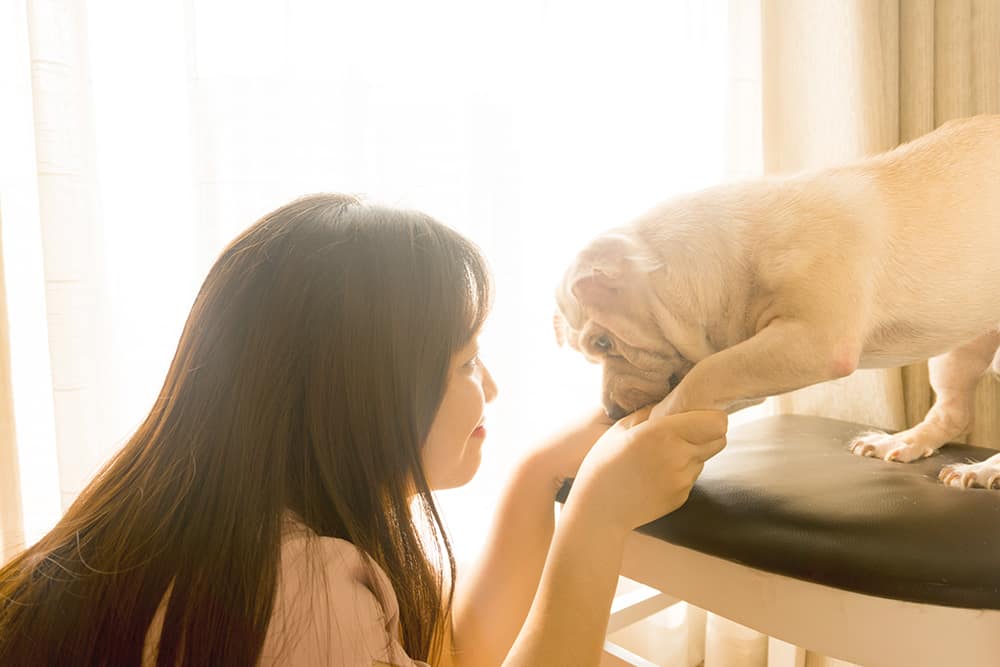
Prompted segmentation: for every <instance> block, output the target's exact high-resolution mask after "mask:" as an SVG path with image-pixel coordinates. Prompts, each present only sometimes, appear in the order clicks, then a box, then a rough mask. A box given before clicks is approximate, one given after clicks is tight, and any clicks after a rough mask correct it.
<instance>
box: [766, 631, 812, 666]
mask: <svg viewBox="0 0 1000 667" xmlns="http://www.w3.org/2000/svg"><path fill="white" fill-rule="evenodd" d="M805 665H806V650H805V649H804V648H801V647H799V646H795V645H793V644H789V643H788V642H783V641H781V640H780V639H775V638H774V637H768V638H767V667H805Z"/></svg>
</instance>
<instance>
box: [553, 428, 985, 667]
mask: <svg viewBox="0 0 1000 667" xmlns="http://www.w3.org/2000/svg"><path fill="white" fill-rule="evenodd" d="M866 430H870V427H867V426H863V425H860V424H853V423H848V422H843V421H837V420H833V419H824V418H820V417H805V416H795V415H784V416H778V417H770V418H766V419H761V420H758V421H755V422H750V423H747V424H744V425H743V426H741V427H737V428H734V429H733V430H732V431H731V432H730V434H729V445H728V446H727V448H726V449H725V450H724V451H723V452H722V453H721V454H719V455H718V456H716V457H715V458H714V459H712V460H711V461H709V462H708V463H707V464H706V466H705V470H704V472H703V473H702V475H701V477H700V478H699V480H698V483H697V484H696V485H695V487H694V489H693V491H692V493H691V496H690V498H689V499H688V502H687V503H686V504H685V505H684V506H683V507H682V508H681V509H679V510H677V511H676V512H674V513H672V514H670V515H668V516H666V517H663V518H661V519H659V520H657V521H654V522H652V523H650V524H647V525H645V526H642V527H640V528H639V529H638V530H637V531H635V532H634V533H633V534H632V536H631V537H630V539H629V542H628V543H627V546H626V551H625V556H624V561H623V566H622V572H621V573H622V574H623V575H624V576H626V577H628V578H630V579H634V580H636V581H638V582H640V583H643V584H646V585H647V586H650V587H652V588H654V589H656V590H657V591H661V593H659V594H657V593H655V592H654V593H651V592H649V591H633V592H632V593H630V594H629V595H630V596H631V599H616V602H615V605H614V606H613V608H612V617H611V621H610V623H609V632H610V631H614V630H617V629H619V628H621V627H623V626H624V625H627V624H629V623H633V622H636V621H637V620H639V619H641V618H643V617H645V616H648V615H649V614H651V613H654V612H656V611H658V610H660V609H662V608H664V607H666V606H668V605H670V604H672V603H674V602H676V601H677V600H686V601H688V602H690V603H692V604H694V605H697V606H699V607H702V608H704V609H707V610H709V611H711V612H714V613H716V614H719V615H721V616H724V617H726V618H729V619H732V620H733V621H736V622H737V623H741V624H743V625H746V626H748V627H751V628H754V629H756V630H759V631H760V632H762V633H764V634H766V635H769V636H770V637H772V639H771V640H770V643H769V647H768V648H769V651H768V665H769V667H803V665H804V664H805V651H806V650H812V651H817V652H819V653H822V654H825V655H828V656H831V657H835V658H839V659H842V660H846V661H849V662H854V663H857V664H859V665H864V667H901V666H906V667H952V666H955V667H958V666H961V667H979V666H987V665H994V666H995V665H1000V492H998V491H987V490H983V489H956V488H951V487H946V486H944V485H942V484H941V483H940V482H938V480H937V473H938V471H939V470H940V468H941V466H943V465H945V464H947V463H953V462H959V461H963V462H964V461H967V460H982V459H985V458H987V457H988V456H990V455H991V454H993V453H995V452H993V451H992V450H988V449H983V448H979V447H971V446H967V445H950V446H948V447H945V448H943V449H942V450H941V452H940V454H939V455H937V456H933V457H931V458H929V459H925V460H922V461H918V462H915V463H910V464H902V463H888V462H885V461H881V460H878V459H872V458H862V457H858V456H854V455H853V454H851V453H850V452H849V451H847V444H848V443H849V442H850V440H851V439H852V437H853V436H854V435H856V434H858V433H860V432H863V431H866ZM567 490H568V489H567ZM563 497H564V496H563ZM602 664H603V665H605V666H608V667H610V666H626V665H630V666H637V665H642V666H643V667H651V666H652V665H653V663H651V662H650V661H648V660H646V659H644V658H642V657H641V656H636V655H633V654H631V653H629V652H628V651H626V650H625V649H623V648H622V647H620V646H615V645H613V644H611V643H610V642H608V643H606V645H605V654H604V662H603V663H602Z"/></svg>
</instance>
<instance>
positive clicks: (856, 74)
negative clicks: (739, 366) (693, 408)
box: [761, 0, 1000, 446]
mask: <svg viewBox="0 0 1000 667" xmlns="http://www.w3.org/2000/svg"><path fill="white" fill-rule="evenodd" d="M761 14H762V35H763V37H762V41H763V44H764V48H763V49H762V62H763V76H762V89H763V92H762V106H763V128H762V131H763V146H764V168H765V171H766V172H767V173H780V172H788V171H797V170H804V169H812V168H819V167H824V166H829V165H833V164H836V163H838V162H841V161H845V160H849V159H853V158H857V157H861V156H863V155H866V154H871V153H875V152H880V151H884V150H887V149H889V148H892V147H893V146H895V145H897V144H899V143H902V142H906V141H909V140H911V139H914V138H916V137H918V136H920V135H922V134H925V133H927V132H929V131H931V130H933V129H934V128H935V127H937V126H939V125H941V124H942V123H944V122H946V121H948V120H950V119H952V118H960V117H964V116H970V115H974V114H979V113H997V112H998V111H1000V2H998V1H997V0H955V1H952V0H949V1H947V2H935V1H934V0H907V1H904V2H896V1H889V0H878V1H877V2H867V1H865V0H854V1H851V2H834V1H825V2H811V3H787V2H780V1H778V0H773V1H771V0H765V1H764V2H763V3H762V5H761ZM820 128H822V131H819V130H820ZM956 270H960V267H956ZM932 401H933V392H932V391H931V389H930V384H929V381H928V375H927V364H926V363H921V364H914V365H911V366H907V367H905V368H902V369H886V370H865V371H859V372H857V373H855V374H854V375H852V376H851V377H848V378H844V379H842V380H837V381H835V382H829V383H824V384H822V385H817V386H815V387H809V388H807V389H803V390H800V391H797V392H792V393H790V394H786V395H784V396H780V397H777V398H776V399H775V400H774V401H773V405H774V409H775V410H776V411H777V412H783V413H787V412H795V413H800V414H814V415H821V416H828V417H836V418H841V419H849V420H853V421H859V422H865V423H869V424H872V425H874V426H878V427H881V428H885V429H890V430H898V429H904V428H907V427H909V426H912V425H913V424H916V423H918V422H919V421H920V420H921V419H923V417H924V415H925V414H926V413H927V410H928V409H929V408H930V405H931V403H932ZM998 406H1000V394H998V383H997V381H996V379H995V378H994V377H993V376H987V377H985V378H984V379H983V380H982V381H981V382H980V386H979V388H978V390H977V395H976V414H975V417H974V426H973V428H972V430H971V431H970V433H969V435H968V436H967V438H966V441H968V442H971V443H973V444H982V445H985V446H996V445H997V443H998V441H1000V410H998Z"/></svg>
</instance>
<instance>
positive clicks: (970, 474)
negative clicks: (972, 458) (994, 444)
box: [938, 455, 1000, 489]
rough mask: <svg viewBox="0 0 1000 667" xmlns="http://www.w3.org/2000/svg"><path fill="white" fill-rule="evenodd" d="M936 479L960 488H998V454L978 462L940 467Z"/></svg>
mask: <svg viewBox="0 0 1000 667" xmlns="http://www.w3.org/2000/svg"><path fill="white" fill-rule="evenodd" d="M994 459H996V460H994ZM938 479H939V480H941V482H942V483H943V484H944V485H945V486H953V487H955V488H961V489H971V488H977V487H978V488H983V489H1000V455H998V456H994V457H992V458H990V459H987V460H986V461H980V462H979V463H952V464H951V465H947V466H945V467H943V468H941V471H940V472H939V473H938Z"/></svg>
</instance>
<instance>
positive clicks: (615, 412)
mask: <svg viewBox="0 0 1000 667" xmlns="http://www.w3.org/2000/svg"><path fill="white" fill-rule="evenodd" d="M604 414H606V415H607V416H608V418H609V419H614V420H615V421H618V420H619V419H621V418H622V417H624V416H625V415H627V414H628V413H627V412H626V411H625V408H623V407H622V406H620V405H618V404H617V403H614V402H612V401H604Z"/></svg>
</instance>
